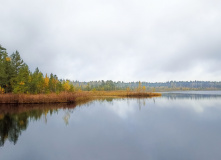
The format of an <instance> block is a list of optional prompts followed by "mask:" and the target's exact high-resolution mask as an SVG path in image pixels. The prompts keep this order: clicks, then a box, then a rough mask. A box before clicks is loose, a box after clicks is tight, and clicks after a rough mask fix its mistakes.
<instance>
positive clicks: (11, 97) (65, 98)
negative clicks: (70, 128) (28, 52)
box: [0, 91, 161, 104]
mask: <svg viewBox="0 0 221 160" xmlns="http://www.w3.org/2000/svg"><path fill="white" fill-rule="evenodd" d="M107 96H108V97H113V96H118V97H154V96H161V94H160V93H147V92H132V91H130V92H127V91H80V92H72V93H66V92H62V93H60V94H55V93H51V94H37V95H32V94H0V103H3V104H8V103H10V104H43V103H80V102H85V101H90V100H93V99H96V98H98V97H107Z"/></svg>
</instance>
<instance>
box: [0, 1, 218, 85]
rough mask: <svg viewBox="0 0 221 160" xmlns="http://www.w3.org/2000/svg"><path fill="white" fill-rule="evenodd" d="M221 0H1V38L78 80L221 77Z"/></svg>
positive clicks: (31, 59)
mask: <svg viewBox="0 0 221 160" xmlns="http://www.w3.org/2000/svg"><path fill="white" fill-rule="evenodd" d="M220 8H221V1H220V0H167V1H165V0H93V1H92V0H0V44H1V45H2V46H3V47H5V48H7V51H8V53H9V54H11V53H13V52H14V51H16V50H18V51H19V52H20V54H21V56H22V58H23V59H24V61H25V62H26V63H27V64H28V65H29V67H30V70H31V71H34V69H35V68H36V67H39V69H40V70H41V71H42V72H43V73H44V74H45V73H49V74H50V73H54V74H56V75H58V77H59V78H65V79H66V78H68V79H71V80H80V81H91V80H114V81H118V80H120V81H139V80H140V81H151V82H156V81H157V82H162V81H168V80H185V81H186V80H212V81H220V80H221V9H220Z"/></svg>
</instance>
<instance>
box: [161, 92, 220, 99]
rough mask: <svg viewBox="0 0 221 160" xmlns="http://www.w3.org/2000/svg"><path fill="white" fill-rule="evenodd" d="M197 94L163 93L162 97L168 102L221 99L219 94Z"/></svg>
mask: <svg viewBox="0 0 221 160" xmlns="http://www.w3.org/2000/svg"><path fill="white" fill-rule="evenodd" d="M200 93H201V92H199V93H198V94H195V92H190V93H186V92H184V93H180V92H179V93H163V94H162V97H166V98H167V99H170V100H176V99H190V100H199V99H219V98H221V95H220V94H209V93H207V94H205V93H201V94H200Z"/></svg>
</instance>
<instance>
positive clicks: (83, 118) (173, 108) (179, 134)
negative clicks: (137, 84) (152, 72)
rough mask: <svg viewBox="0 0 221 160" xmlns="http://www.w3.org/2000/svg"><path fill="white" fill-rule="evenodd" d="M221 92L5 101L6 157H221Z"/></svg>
mask: <svg viewBox="0 0 221 160" xmlns="http://www.w3.org/2000/svg"><path fill="white" fill-rule="evenodd" d="M220 149H221V92H220V91H216V92H179V93H178V92H176V93H164V94H163V96H162V97H158V98H149V99H111V98H109V99H106V100H103V101H98V100H97V101H93V102H90V103H87V104H83V105H81V106H74V105H64V104H62V105H50V106H46V105H31V106H26V105H21V106H19V107H16V106H6V105H1V106H0V159H1V160H44V159H45V160H61V159H77V160H78V159H79V160H100V159H101V160H118V159H119V160H135V159H137V160H208V159H211V160H220V159H221V152H220Z"/></svg>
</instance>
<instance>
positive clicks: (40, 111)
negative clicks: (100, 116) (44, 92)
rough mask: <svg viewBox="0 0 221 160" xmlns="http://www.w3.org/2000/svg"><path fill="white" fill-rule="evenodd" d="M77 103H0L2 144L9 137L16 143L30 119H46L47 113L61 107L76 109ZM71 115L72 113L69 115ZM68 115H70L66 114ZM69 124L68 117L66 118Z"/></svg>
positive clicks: (0, 140) (55, 111)
mask: <svg viewBox="0 0 221 160" xmlns="http://www.w3.org/2000/svg"><path fill="white" fill-rule="evenodd" d="M75 107H76V105H67V104H66V105H64V104H63V105H25V104H24V105H0V146H3V145H4V143H5V141H6V140H7V139H8V140H9V141H10V142H12V143H14V144H16V142H17V141H18V137H19V136H20V135H21V133H22V131H24V130H26V129H27V127H28V124H29V122H30V121H38V120H40V119H44V121H45V123H47V115H48V114H50V115H52V114H54V113H57V112H58V109H59V108H71V109H74V108H75ZM69 116H70V115H69ZM66 117H68V116H67V115H66ZM65 123H66V124H68V118H65Z"/></svg>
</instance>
